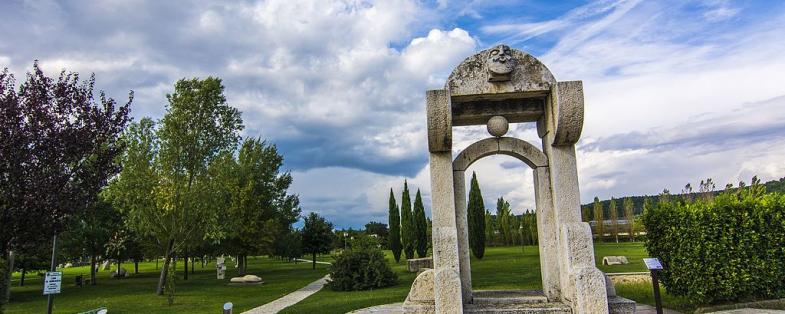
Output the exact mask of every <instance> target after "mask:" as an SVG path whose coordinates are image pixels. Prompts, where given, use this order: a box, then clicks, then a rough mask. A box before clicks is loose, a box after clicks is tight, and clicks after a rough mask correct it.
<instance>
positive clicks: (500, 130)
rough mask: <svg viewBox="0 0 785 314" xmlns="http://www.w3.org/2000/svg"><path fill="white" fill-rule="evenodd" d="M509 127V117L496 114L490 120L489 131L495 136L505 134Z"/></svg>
mask: <svg viewBox="0 0 785 314" xmlns="http://www.w3.org/2000/svg"><path fill="white" fill-rule="evenodd" d="M509 128H510V125H509V123H507V119H505V118H504V117H502V116H494V117H492V118H490V119H489V120H488V133H491V135H493V136H495V137H502V136H504V134H507V130H509Z"/></svg>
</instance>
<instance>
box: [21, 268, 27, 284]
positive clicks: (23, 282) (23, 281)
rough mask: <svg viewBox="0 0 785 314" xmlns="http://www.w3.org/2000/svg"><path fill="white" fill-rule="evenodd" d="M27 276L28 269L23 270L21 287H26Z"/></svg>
mask: <svg viewBox="0 0 785 314" xmlns="http://www.w3.org/2000/svg"><path fill="white" fill-rule="evenodd" d="M25 274H27V269H24V268H22V276H20V277H19V286H20V287H24V286H25Z"/></svg>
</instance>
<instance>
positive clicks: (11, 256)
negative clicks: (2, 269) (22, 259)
mask: <svg viewBox="0 0 785 314" xmlns="http://www.w3.org/2000/svg"><path fill="white" fill-rule="evenodd" d="M7 263H8V265H7V266H8V270H7V272H6V274H5V276H6V284H5V289H6V290H5V295H2V296H0V297H2V298H3V301H2V302H0V304H8V301H9V300H11V274H13V273H14V251H8V260H7Z"/></svg>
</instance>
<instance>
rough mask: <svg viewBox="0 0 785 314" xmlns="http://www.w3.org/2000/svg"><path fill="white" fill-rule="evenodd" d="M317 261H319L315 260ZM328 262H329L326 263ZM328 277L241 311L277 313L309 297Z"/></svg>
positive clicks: (252, 313) (248, 312) (319, 288)
mask: <svg viewBox="0 0 785 314" xmlns="http://www.w3.org/2000/svg"><path fill="white" fill-rule="evenodd" d="M317 263H319V262H317ZM328 264H329V263H328ZM329 278H330V275H327V276H324V277H322V279H319V280H317V281H314V282H312V283H309V284H308V285H307V286H305V287H303V288H302V289H300V290H297V291H295V292H292V293H290V294H287V295H285V296H283V297H281V298H279V299H278V300H275V301H273V302H270V303H267V304H265V305H262V306H260V307H257V308H255V309H252V310H250V311H246V312H243V313H247V314H274V313H278V312H279V311H281V310H283V309H285V308H287V307H289V306H292V305H294V304H296V303H297V302H300V301H302V300H303V299H305V298H307V297H309V296H310V295H312V294H314V293H316V292H317V291H319V290H321V289H322V287H323V286H324V285H325V284H326V283H327V279H329Z"/></svg>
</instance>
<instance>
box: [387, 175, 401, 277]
mask: <svg viewBox="0 0 785 314" xmlns="http://www.w3.org/2000/svg"><path fill="white" fill-rule="evenodd" d="M387 219H388V220H387V221H388V223H389V224H390V238H389V240H388V242H389V243H390V250H392V253H393V257H394V258H395V262H396V263H398V262H400V261H401V249H402V247H401V216H400V215H399V214H398V205H397V204H395V195H394V194H393V190H392V188H391V189H390V199H389V216H388V218H387Z"/></svg>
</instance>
